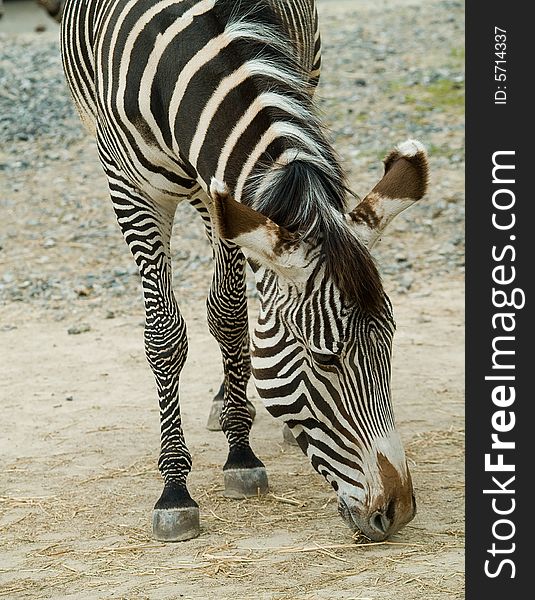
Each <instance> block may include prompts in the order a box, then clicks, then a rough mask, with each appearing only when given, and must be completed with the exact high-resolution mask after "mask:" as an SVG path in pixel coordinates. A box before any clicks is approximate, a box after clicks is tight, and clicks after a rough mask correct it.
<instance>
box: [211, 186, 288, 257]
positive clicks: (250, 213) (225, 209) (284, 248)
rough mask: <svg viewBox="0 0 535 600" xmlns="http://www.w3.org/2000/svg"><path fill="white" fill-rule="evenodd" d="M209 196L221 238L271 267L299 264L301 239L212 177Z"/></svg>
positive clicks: (216, 228)
mask: <svg viewBox="0 0 535 600" xmlns="http://www.w3.org/2000/svg"><path fill="white" fill-rule="evenodd" d="M210 196H211V197H212V201H213V203H214V205H213V206H214V210H213V213H212V214H213V219H214V226H215V230H216V232H217V234H218V236H219V237H221V238H223V239H225V240H229V241H231V242H234V243H235V244H237V245H238V246H241V247H242V248H244V249H245V250H247V251H248V254H252V256H251V258H256V259H258V260H259V261H260V262H261V263H263V264H266V263H267V266H270V267H272V268H276V267H277V266H279V267H292V266H299V264H298V263H299V255H300V253H299V252H297V253H296V252H295V250H296V249H297V247H298V246H299V241H298V239H297V238H296V236H294V235H293V234H292V233H290V232H289V231H288V230H286V229H284V227H280V226H279V225H277V224H276V223H274V222H273V221H272V220H271V219H269V218H268V217H266V216H264V215H263V214H261V213H259V212H258V211H256V210H254V209H252V208H251V207H250V206H247V205H245V204H242V203H241V202H236V200H234V198H233V197H232V196H231V195H230V193H229V191H228V189H227V187H226V186H225V184H223V183H221V182H220V181H217V180H216V179H212V182H211V184H210Z"/></svg>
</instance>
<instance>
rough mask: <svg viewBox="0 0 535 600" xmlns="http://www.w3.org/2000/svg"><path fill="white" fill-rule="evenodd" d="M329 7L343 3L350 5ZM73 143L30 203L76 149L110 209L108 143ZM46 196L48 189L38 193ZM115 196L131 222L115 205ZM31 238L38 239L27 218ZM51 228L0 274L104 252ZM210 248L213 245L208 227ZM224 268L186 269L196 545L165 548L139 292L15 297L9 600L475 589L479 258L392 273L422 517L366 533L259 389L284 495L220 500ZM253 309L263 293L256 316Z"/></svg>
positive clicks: (30, 182) (5, 548) (6, 476)
mask: <svg viewBox="0 0 535 600" xmlns="http://www.w3.org/2000/svg"><path fill="white" fill-rule="evenodd" d="M375 4H377V3H375ZM390 4H391V3H390ZM401 4H409V2H402V3H401ZM329 6H330V7H336V8H337V9H338V10H340V11H342V10H345V9H346V8H347V6H348V3H347V2H333V3H329ZM58 152H61V153H62V154H61V158H62V160H61V161H60V162H59V163H58V162H54V163H52V164H48V163H47V164H45V165H44V166H43V167H42V168H40V169H38V170H36V171H35V172H34V173H33V174H32V175H31V176H28V177H27V178H26V179H25V180H24V181H22V182H21V186H22V188H21V189H22V190H23V194H24V199H26V201H27V202H28V203H29V204H28V207H27V208H25V209H24V210H27V211H28V214H35V215H36V218H37V219H39V218H41V217H40V216H39V214H41V215H44V216H43V217H42V218H46V215H45V212H46V209H44V208H43V207H44V206H46V203H47V202H52V199H53V198H54V197H55V195H57V194H58V190H59V189H60V188H62V187H66V188H69V187H71V188H72V186H75V185H76V179H75V176H74V175H72V173H71V172H72V166H71V165H70V164H69V162H68V160H69V157H70V160H72V161H77V162H78V163H79V164H81V165H82V166H79V167H78V168H79V171H78V174H79V173H80V170H81V171H82V172H83V174H84V177H83V181H82V182H81V183H80V186H79V188H77V190H78V193H79V194H81V195H86V196H91V195H92V196H95V197H99V198H101V199H102V200H101V204H100V206H105V204H104V200H105V184H104V181H103V180H102V177H101V175H100V172H99V167H98V165H97V163H96V159H95V155H94V150H93V149H92V147H91V142H90V141H87V142H83V143H80V144H79V145H78V146H74V147H73V148H70V149H69V150H68V151H67V150H63V149H61V150H60V149H58ZM82 163H83V164H82ZM370 177H371V175H370ZM457 181H458V180H457ZM37 195H39V197H40V200H39V201H37V200H36V202H35V204H30V201H31V200H32V198H34V197H36V196H37ZM93 210H97V209H95V208H94V207H93V205H91V204H90V205H89V208H87V209H86V211H85V212H84V211H83V210H82V212H81V215H80V218H81V219H87V220H88V222H91V219H92V218H93V217H94V214H93V212H92V211H93ZM106 210H109V213H108V218H109V224H110V228H111V229H112V230H113V228H114V227H115V225H114V224H113V216H112V214H111V209H109V207H107V208H106ZM39 211H43V212H42V213H39ZM14 214H15V215H16V214H17V213H16V212H15V213H14ZM10 219H12V220H10ZM104 220H106V219H104ZM6 222H7V223H8V224H9V226H10V227H11V228H16V223H17V217H10V216H7V221H6ZM70 227H73V224H72V223H70V222H69V221H68V220H67V221H61V222H60V223H59V224H58V230H59V233H58V232H57V237H58V238H61V236H62V231H64V230H65V231H66V230H68V228H70ZM112 233H113V235H114V236H116V237H114V238H113V239H114V240H115V239H116V246H114V247H113V248H112V250H110V252H111V254H110V255H109V257H103V258H101V259H100V263H102V264H104V263H105V262H106V260H109V261H111V262H113V264H114V265H128V264H130V263H129V260H130V257H129V255H128V251H127V249H126V248H125V247H124V246H123V242H122V239H121V237H120V235H119V234H118V232H117V231H113V232H112ZM18 234H19V235H20V236H21V237H24V232H23V231H22V229H21V230H20V231H19V232H18ZM40 235H41V234H40ZM42 235H43V236H45V234H44V233H43V234H42ZM195 235H197V234H195ZM403 236H404V237H405V238H406V240H407V243H409V244H411V253H412V254H413V255H421V256H426V255H429V254H430V252H431V248H432V247H433V240H432V239H426V238H425V237H424V236H417V237H415V238H411V237H410V233H404V234H403ZM45 241H46V240H45ZM34 242H35V243H33V242H31V241H30V242H28V243H26V244H25V245H24V246H22V247H21V248H20V249H19V250H18V254H15V255H10V256H9V258H8V260H9V262H8V263H7V265H6V260H5V259H2V258H1V257H0V274H1V271H2V269H7V268H9V269H11V270H13V271H14V272H16V269H17V266H16V265H19V264H20V263H21V262H22V263H23V264H28V265H30V264H33V265H35V264H38V265H40V268H42V270H43V272H46V271H47V270H53V269H55V271H57V272H58V273H59V276H60V277H63V278H64V279H67V280H72V281H73V282H75V279H76V276H75V272H76V269H77V268H78V269H79V268H84V265H85V263H84V260H88V259H87V252H93V253H94V254H97V259H96V258H95V257H93V261H96V260H98V252H95V251H94V250H91V245H90V244H86V243H85V242H84V241H83V240H82V241H81V242H80V241H78V242H77V241H74V242H71V243H67V244H65V245H62V244H61V243H56V244H55V245H53V244H49V247H48V248H47V251H46V252H45V254H47V255H48V259H47V261H41V259H42V258H43V243H42V242H43V238H38V239H36V240H34ZM192 243H193V244H198V245H199V247H202V244H204V243H205V242H204V241H203V238H202V232H201V231H200V226H199V234H198V237H196V238H195V240H193V241H192ZM383 244H385V245H386V246H388V240H387V239H385V240H384V241H383ZM66 252H69V253H70V254H66ZM422 268H423V267H422ZM207 273H208V266H206V265H200V267H199V268H197V271H196V275H195V276H193V275H192V276H191V277H190V278H189V279H188V286H182V287H179V286H178V284H177V289H178V295H179V300H180V304H181V308H182V310H183V313H184V316H185V317H186V320H187V323H188V332H189V340H190V354H189V358H188V362H187V364H186V367H185V369H184V372H183V377H182V380H181V390H182V391H181V393H182V407H183V415H184V422H185V431H186V437H187V442H188V446H189V448H190V450H191V453H192V456H193V460H194V466H193V471H192V474H191V476H190V491H191V493H192V495H193V497H194V498H195V499H196V500H197V501H198V502H199V504H200V507H201V519H202V534H201V536H200V537H199V538H198V539H196V540H192V541H189V542H186V543H180V544H167V545H166V544H161V543H157V542H154V541H153V540H152V539H151V535H150V516H151V509H152V506H153V504H154V502H155V500H156V499H157V498H158V496H159V494H160V492H161V480H160V477H159V475H158V473H157V469H156V460H157V454H158V437H159V435H158V428H159V424H158V411H157V404H156V392H155V385H154V382H153V378H152V374H151V372H150V370H149V367H148V365H147V364H146V361H145V357H144V351H143V335H142V331H143V330H142V327H141V324H142V321H143V314H142V309H141V303H140V301H139V288H135V287H134V294H133V295H132V296H128V295H127V297H126V298H128V299H126V298H125V297H123V296H118V297H117V298H114V297H113V296H109V295H108V296H103V297H104V300H103V297H94V296H93V295H92V294H91V293H89V292H87V297H86V296H85V294H86V292H85V291H83V290H81V291H80V290H79V291H78V295H79V298H77V301H76V302H75V303H73V304H72V305H66V303H65V301H64V300H62V299H59V298H58V299H54V297H52V299H51V301H50V302H49V305H47V306H43V305H41V304H39V303H37V302H34V303H32V302H26V301H25V302H20V301H19V302H17V301H13V302H6V303H5V304H4V305H2V306H0V365H1V375H0V377H1V388H0V395H1V399H0V473H1V480H0V597H6V598H28V599H42V598H43V599H44V598H53V599H56V598H57V599H60V598H61V599H70V598H73V599H74V598H83V599H91V600H93V599H95V600H97V599H103V598H122V599H125V600H138V599H139V600H141V599H157V600H164V599H169V600H171V599H173V600H174V599H177V598H186V599H214V600H226V599H231V598H232V599H233V600H249V599H252V598H258V599H262V600H263V599H265V600H268V599H269V600H320V599H321V600H335V599H345V600H350V599H352V600H368V599H369V600H372V599H373V600H375V599H392V600H394V599H395V600H424V599H425V600H428V599H430V600H433V599H440V600H450V599H454V598H462V597H463V595H464V548H463V541H464V531H463V530H464V463H463V460H464V429H463V426H464V388H463V385H464V373H463V368H464V356H463V343H464V340H463V333H464V329H463V328H464V312H463V310H464V295H463V294H464V286H463V279H462V273H461V272H455V271H451V272H449V273H444V274H442V275H441V276H440V277H435V278H431V279H426V280H425V282H423V283H422V284H421V285H418V273H419V270H418V265H417V264H416V265H415V266H414V276H415V279H416V282H415V284H414V285H413V286H412V287H411V289H410V290H409V291H408V292H407V291H405V293H401V292H400V291H399V290H398V288H397V287H396V285H395V284H394V282H393V281H392V280H391V279H389V278H388V277H387V278H386V279H385V285H386V288H387V291H389V293H390V296H391V299H392V301H393V304H394V307H395V315H396V321H397V328H398V331H397V334H396V337H395V345H394V361H393V382H392V387H393V397H394V406H395V413H396V418H397V422H398V425H399V429H400V432H401V435H402V438H403V440H404V443H405V447H406V450H407V455H408V458H409V463H410V466H411V471H412V475H413V481H414V486H415V493H416V498H417V502H418V513H417V516H416V518H415V519H414V521H413V522H411V523H410V524H409V525H408V526H407V527H406V528H404V529H403V530H402V531H401V532H400V533H399V534H397V535H396V536H395V537H394V538H393V539H392V540H390V541H389V542H385V543H380V544H362V543H357V544H356V543H355V541H354V540H353V539H352V537H351V534H350V531H349V529H347V528H346V526H345V525H344V523H343V522H342V520H341V519H340V517H339V516H338V514H337V511H336V502H335V496H334V494H333V493H332V490H331V489H330V488H329V487H328V486H327V484H326V483H325V482H324V481H323V479H322V478H321V477H320V476H319V475H317V474H316V473H315V472H314V471H313V469H312V467H311V466H310V464H309V463H308V461H307V460H306V458H305V457H304V456H303V455H302V454H301V452H300V451H299V450H298V449H297V448H295V447H292V446H288V445H287V444H285V443H284V442H283V441H282V435H281V431H280V427H279V424H278V423H276V422H275V421H274V420H273V419H271V417H270V416H269V415H268V414H267V412H266V411H265V410H264V409H263V407H262V406H261V403H260V400H259V399H258V397H257V395H256V393H255V391H254V388H253V387H251V393H250V397H251V399H252V400H253V402H254V403H255V405H256V406H257V409H258V414H257V418H256V421H255V424H254V427H253V433H252V443H253V447H254V448H255V450H256V451H257V453H258V455H259V456H260V457H261V458H262V460H263V461H264V462H265V464H266V466H267V468H268V472H269V476H270V485H271V494H270V495H268V496H265V497H261V498H258V499H249V500H247V501H234V500H229V499H225V498H224V497H223V496H222V489H223V477H222V471H221V466H222V464H223V462H224V461H225V458H226V444H225V440H224V436H223V434H222V433H218V432H209V431H207V430H206V429H205V427H204V425H205V421H206V417H207V415H208V411H209V408H210V402H211V398H212V396H213V394H214V392H215V390H216V389H217V387H218V386H219V382H220V379H221V366H220V360H219V351H218V349H217V345H216V343H215V342H214V341H213V339H212V338H211V336H210V335H209V333H208V330H207V327H206V324H205V316H204V303H203V298H204V296H205V293H206V289H207V286H208V281H209V279H208V275H207ZM74 286H75V283H73V287H74ZM136 290H137V291H136ZM136 296H137V297H136ZM255 311H256V305H255V301H254V299H251V311H250V312H251V316H252V318H253V317H254V314H255ZM111 317H114V318H111ZM82 322H83V323H87V324H88V326H89V329H88V331H86V332H84V333H81V334H79V335H69V333H68V331H67V330H68V327H69V326H72V325H73V324H80V323H82Z"/></svg>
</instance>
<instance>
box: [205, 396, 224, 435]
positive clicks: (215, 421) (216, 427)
mask: <svg viewBox="0 0 535 600" xmlns="http://www.w3.org/2000/svg"><path fill="white" fill-rule="evenodd" d="M222 410H223V400H214V401H213V402H212V406H211V408H210V414H209V415H208V421H207V423H206V428H207V429H209V430H210V431H221V423H220V422H219V417H220V416H221V411H222Z"/></svg>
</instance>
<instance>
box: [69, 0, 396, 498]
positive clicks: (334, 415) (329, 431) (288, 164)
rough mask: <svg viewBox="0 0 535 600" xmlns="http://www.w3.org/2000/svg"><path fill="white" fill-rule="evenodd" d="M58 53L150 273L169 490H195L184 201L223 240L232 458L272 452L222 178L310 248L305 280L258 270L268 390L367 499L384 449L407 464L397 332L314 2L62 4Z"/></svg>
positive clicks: (258, 349) (219, 296)
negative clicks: (250, 395) (325, 107)
mask: <svg viewBox="0 0 535 600" xmlns="http://www.w3.org/2000/svg"><path fill="white" fill-rule="evenodd" d="M62 53H63V60H64V67H65V74H66V77H67V81H68V83H69V86H70V89H71V92H72V96H73V99H74V102H75V104H76V106H77V108H78V110H79V113H80V116H81V118H82V121H83V122H84V124H85V125H86V126H87V127H88V129H89V130H91V131H93V132H94V133H95V135H96V139H97V145H98V150H99V156H100V159H101V162H102V165H103V167H104V171H105V173H106V175H107V178H108V182H109V190H110V195H111V198H112V201H113V205H114V208H115V212H116V214H117V220H118V222H119V225H120V227H121V229H122V232H123V234H124V237H125V240H126V242H127V243H128V245H129V247H130V249H131V251H132V254H133V256H134V259H135V261H136V263H137V265H138V267H139V271H140V275H141V281H142V285H143V292H144V301H145V309H146V328H145V343H146V352H147V358H148V361H149V363H150V365H151V367H152V369H153V371H154V375H155V377H156V382H157V386H158V394H159V398H160V414H161V455H160V462H159V468H160V471H161V473H162V475H163V477H164V480H165V483H166V489H167V490H169V489H170V486H171V487H172V486H178V488H180V490H181V491H180V493H179V494H178V495H177V498H179V499H181V500H180V502H182V501H183V499H184V498H185V497H186V498H187V502H190V501H191V500H190V499H189V495H188V494H187V491H185V490H186V487H185V486H186V478H187V475H188V473H189V471H190V468H191V459H190V455H189V452H188V450H187V448H186V445H185V442H184V436H183V432H182V429H181V420H180V409H179V399H178V381H179V375H180V371H181V369H182V366H183V364H184V361H185V358H186V353H187V341H186V328H185V323H184V321H183V319H182V317H181V315H180V312H179V310H178V306H177V303H176V300H175V297H174V294H173V291H172V276H171V265H170V252H169V243H170V236H171V229H172V223H173V218H174V214H175V209H176V206H177V204H178V203H179V202H180V201H183V200H187V201H189V202H191V203H192V204H193V205H194V206H195V207H196V208H197V209H198V211H199V212H200V214H201V216H202V218H203V220H204V222H205V225H206V227H207V230H208V233H209V236H210V237H211V239H212V241H213V247H214V259H215V260H214V278H213V282H212V286H211V289H210V293H209V296H208V301H207V308H208V323H209V327H210V331H211V332H212V334H213V335H214V336H215V338H216V339H217V341H218V342H219V345H220V348H221V352H222V357H223V365H224V373H225V381H224V406H223V410H222V414H221V425H222V429H223V430H224V432H225V434H226V436H227V439H228V442H229V448H230V450H229V460H228V461H227V464H226V465H225V468H234V467H240V468H249V467H258V465H261V463H260V461H259V460H258V459H257V458H256V457H255V456H254V454H253V453H252V451H251V450H250V447H249V441H248V438H249V431H250V427H251V423H252V417H251V415H250V412H249V410H248V409H247V404H246V402H247V398H246V393H245V390H246V385H247V381H248V379H249V376H250V371H251V367H250V359H249V351H248V350H249V333H248V327H247V303H246V297H245V258H244V255H243V253H242V251H241V249H240V248H239V247H238V246H237V245H236V244H234V243H232V241H225V240H223V239H220V238H219V236H218V231H217V230H215V229H213V216H214V215H213V210H212V209H213V205H212V199H211V198H210V182H211V181H212V180H213V179H215V180H219V181H221V182H224V184H225V186H226V188H227V189H228V190H229V192H230V193H231V194H232V196H233V197H234V198H235V199H236V200H238V201H239V202H242V203H243V204H245V205H249V206H252V207H254V208H255V209H256V210H257V211H260V212H261V213H263V214H264V215H266V216H268V217H270V218H271V219H273V220H274V221H275V222H277V223H279V225H282V226H284V227H286V228H287V229H288V230H289V231H290V232H292V233H293V234H295V235H297V236H300V238H301V239H306V240H307V241H308V242H309V243H310V252H309V257H308V264H309V265H310V273H308V275H307V278H306V281H305V280H302V278H301V281H302V285H294V284H293V283H292V277H290V278H289V279H285V278H284V277H281V271H280V270H277V269H270V268H269V265H267V266H266V265H264V266H262V267H259V266H258V265H255V268H256V276H257V280H258V286H259V290H260V296H261V301H262V308H261V313H260V318H259V321H258V325H257V327H256V330H255V343H254V366H255V377H256V382H257V387H258V390H259V393H260V395H261V396H262V398H263V399H264V401H265V403H266V406H267V407H268V410H269V411H270V412H271V413H272V414H273V415H275V416H277V417H281V418H282V419H283V420H285V421H287V422H288V424H289V426H290V427H291V429H292V431H293V432H294V433H295V435H296V437H297V440H298V441H299V443H300V445H301V447H302V448H303V450H304V451H305V452H306V453H307V454H308V456H309V457H310V459H311V462H312V464H313V465H314V467H315V468H316V469H317V470H318V471H319V472H320V473H322V474H323V475H324V476H325V477H326V478H327V480H328V481H330V482H331V483H332V485H333V487H335V488H336V489H341V488H344V486H345V488H347V490H349V491H348V494H353V495H354V496H357V501H358V502H361V504H364V503H365V502H366V501H367V500H369V496H370V494H369V491H366V486H367V485H369V483H370V481H369V479H370V477H371V478H372V479H373V477H376V474H375V475H374V473H375V471H376V470H377V469H376V470H375V471H374V469H373V464H374V460H375V455H376V454H377V452H381V453H384V454H385V455H386V456H388V457H389V460H391V461H394V463H395V465H394V466H395V468H396V469H398V470H399V471H400V472H401V473H402V474H403V473H405V471H406V466H405V462H404V456H403V450H402V449H401V445H400V443H399V440H398V438H396V436H397V434H396V433H395V430H394V422H393V416H392V409H391V404H390V389H389V386H390V352H391V340H392V334H393V328H394V327H393V320H392V314H391V309H390V305H389V302H388V301H387V300H386V298H385V297H384V296H383V292H382V288H381V285H380V280H379V278H378V275H377V272H376V270H375V267H374V265H373V262H372V261H371V259H370V258H369V255H368V254H367V251H366V250H365V248H363V247H362V245H361V244H360V242H359V241H358V239H357V238H356V236H355V235H354V234H353V233H352V232H351V230H350V226H349V225H348V223H347V220H346V218H345V216H344V212H345V191H346V190H345V184H344V174H343V172H342V169H341V167H340V165H339V161H338V159H337V157H336V154H335V153H334V151H333V149H332V147H331V145H330V144H329V142H328V141H327V139H326V137H325V135H324V133H323V130H322V127H321V123H320V121H319V119H318V117H317V114H316V111H315V108H314V105H313V102H312V96H313V90H314V87H315V85H316V84H317V81H318V77H319V71H320V63H321V51H320V35H319V27H318V18H317V13H316V8H315V4H314V1H313V0H286V1H283V0H241V1H238V2H237V1H234V0H67V1H66V3H65V7H64V12H63V20H62ZM346 259H347V260H346ZM347 261H349V262H347ZM337 263H342V264H337ZM353 267H354V269H353ZM303 272H307V271H306V269H305V270H304V271H303ZM392 440H394V441H392ZM392 444H394V447H395V448H394V451H393V453H392V449H391V446H392ZM392 456H394V458H392ZM345 488H344V489H345ZM361 492H362V493H361ZM164 496H165V492H164ZM165 498H166V500H165V506H166V507H167V506H171V505H172V499H171V500H169V493H167V495H166V496H165ZM170 502H171V504H169V503H170ZM180 502H179V500H176V503H177V504H179V503H180Z"/></svg>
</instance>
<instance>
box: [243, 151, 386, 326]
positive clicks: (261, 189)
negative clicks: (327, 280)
mask: <svg viewBox="0 0 535 600" xmlns="http://www.w3.org/2000/svg"><path fill="white" fill-rule="evenodd" d="M341 175H342V174H341V170H340V169H339V168H338V169H336V168H334V169H333V170H332V171H331V172H328V171H326V170H325V169H324V168H323V165H322V164H321V163H318V162H314V161H307V160H303V159H300V158H299V157H297V158H295V159H294V160H292V161H290V162H288V163H286V164H284V165H277V166H275V167H274V168H273V169H272V170H271V171H270V172H269V173H268V174H267V175H265V176H264V177H263V179H262V180H261V181H259V182H258V186H257V189H256V201H255V202H254V204H253V206H254V208H255V209H256V210H258V211H259V212H261V213H262V214H264V215H265V216H267V217H269V218H270V219H271V220H272V221H274V222H275V223H277V224H278V225H281V226H282V227H285V228H286V229H288V230H289V231H291V232H293V233H295V234H297V235H298V236H299V238H300V239H302V240H304V241H306V242H309V243H312V244H314V245H320V246H321V252H322V257H323V260H324V264H325V269H326V274H327V276H329V277H331V278H332V279H333V280H334V282H335V284H336V285H337V287H338V289H339V290H340V292H341V293H342V295H343V297H344V299H345V300H346V301H349V302H353V303H355V304H357V305H358V306H359V307H360V308H362V309H363V310H365V311H367V312H370V313H373V314H376V313H378V312H379V311H380V309H381V306H382V304H383V297H384V294H383V286H382V282H381V277H380V275H379V272H378V270H377V267H376V266H375V263H374V261H373V258H372V257H371V255H370V253H369V251H368V250H367V248H366V247H365V246H364V245H363V244H362V243H361V242H360V241H359V240H358V238H357V237H356V236H355V235H354V234H353V232H352V231H351V229H350V228H349V226H348V224H347V222H346V219H345V215H344V213H345V194H346V187H345V185H344V180H343V178H342V176H341Z"/></svg>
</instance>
